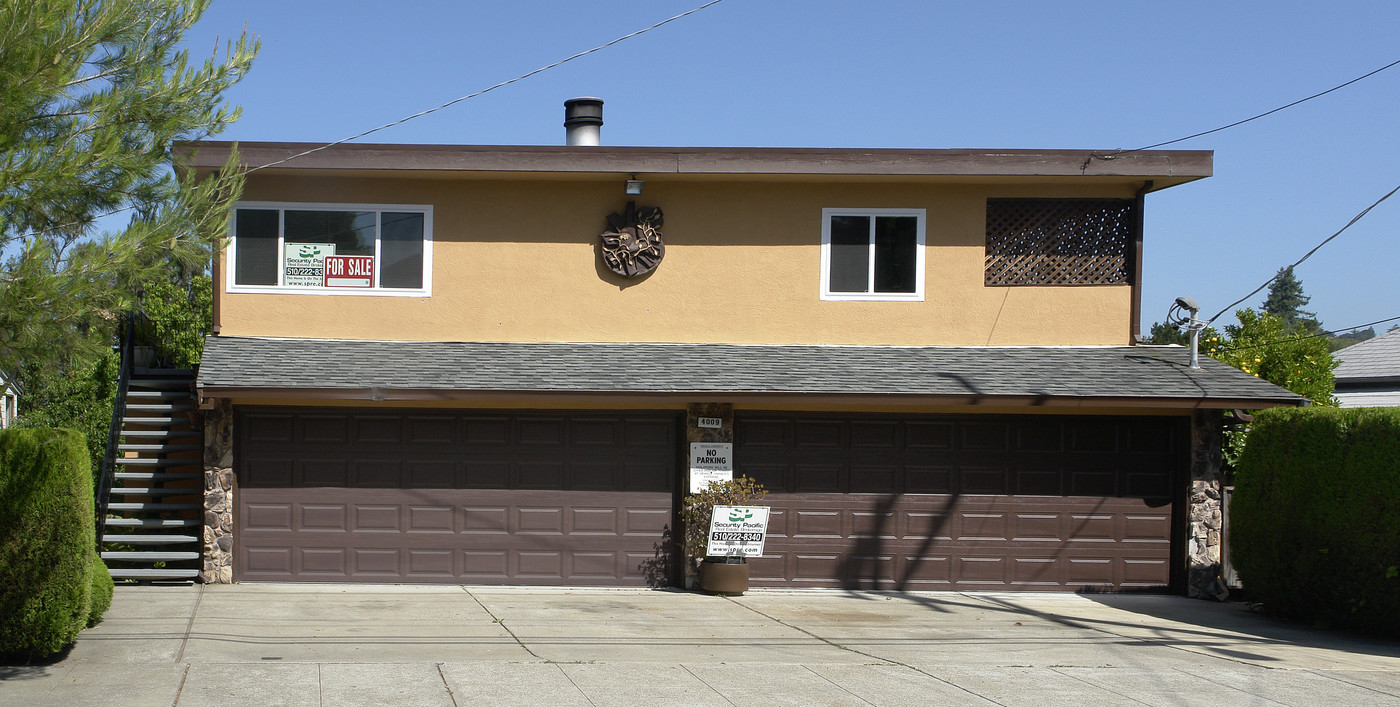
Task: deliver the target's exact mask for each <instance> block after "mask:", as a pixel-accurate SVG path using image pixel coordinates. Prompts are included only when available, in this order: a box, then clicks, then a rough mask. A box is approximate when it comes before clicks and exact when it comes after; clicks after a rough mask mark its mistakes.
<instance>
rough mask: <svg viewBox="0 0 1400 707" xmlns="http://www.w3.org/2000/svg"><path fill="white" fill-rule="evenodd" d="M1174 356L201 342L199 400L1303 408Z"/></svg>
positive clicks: (1041, 350)
mask: <svg viewBox="0 0 1400 707" xmlns="http://www.w3.org/2000/svg"><path fill="white" fill-rule="evenodd" d="M1188 358H1189V355H1188V352H1187V350H1186V349H1184V348H1181V347H1179V346H1160V347H1159V346H1122V347H1117V346H1109V347H963V346H954V347H904V346H759V345H728V344H606V343H588V344H580V343H462V342H414V341H348V340H326V339H275V338H253V337H225V336H213V337H209V338H208V339H206V340H205V349H204V359H203V362H202V364H201V366H200V370H199V381H198V384H199V387H200V389H201V391H202V394H203V395H204V396H205V397H214V398H221V397H298V398H328V399H339V400H355V399H359V400H433V399H443V400H451V399H471V398H473V397H479V396H483V395H486V394H497V395H499V394H554V395H629V396H641V397H654V396H662V397H680V398H684V399H695V398H703V399H713V398H716V397H721V396H722V397H723V398H725V399H728V400H736V401H737V400H742V399H744V398H749V397H764V398H771V397H774V396H777V397H783V396H800V397H801V398H802V399H803V400H808V401H811V400H815V399H818V398H825V397H835V398H843V399H851V398H878V399H881V400H885V401H891V402H919V403H929V404H936V403H948V404H979V403H980V404H1003V405H1126V406H1149V407H1207V408H1232V407H1251V408H1259V407H1269V406H1275V405H1303V404H1306V400H1305V399H1304V398H1301V397H1299V396H1297V395H1295V394H1293V393H1291V392H1289V391H1287V390H1284V389H1282V388H1279V387H1277V386H1275V385H1273V384H1271V383H1268V382H1266V381H1263V380H1260V379H1258V378H1255V377H1254V376H1251V375H1248V374H1246V373H1243V372H1241V371H1238V370H1236V369H1234V368H1231V367H1229V366H1226V365H1224V364H1221V363H1218V362H1216V361H1213V360H1210V359H1203V362H1204V365H1205V368H1204V370H1201V371H1195V372H1193V371H1190V370H1189V369H1188V367H1187V361H1188Z"/></svg>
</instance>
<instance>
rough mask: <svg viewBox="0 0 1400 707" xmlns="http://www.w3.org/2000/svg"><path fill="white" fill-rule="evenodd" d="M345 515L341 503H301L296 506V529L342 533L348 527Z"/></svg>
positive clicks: (343, 506) (343, 505)
mask: <svg viewBox="0 0 1400 707" xmlns="http://www.w3.org/2000/svg"><path fill="white" fill-rule="evenodd" d="M347 515H348V514H347V513H346V510H345V504H342V503H303V504H301V505H299V506H297V525H296V530H299V531H310V532H319V531H327V530H329V531H332V532H337V533H343V532H345V531H346V530H347V529H348V528H349V526H348V524H347V523H346V516H347Z"/></svg>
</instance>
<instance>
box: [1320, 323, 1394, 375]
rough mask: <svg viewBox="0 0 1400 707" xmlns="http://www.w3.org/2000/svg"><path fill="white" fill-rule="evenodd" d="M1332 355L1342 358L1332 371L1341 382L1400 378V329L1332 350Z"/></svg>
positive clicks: (1338, 358) (1337, 358)
mask: <svg viewBox="0 0 1400 707" xmlns="http://www.w3.org/2000/svg"><path fill="white" fill-rule="evenodd" d="M1332 358H1334V359H1336V360H1337V361H1338V363H1337V369H1336V370H1335V371H1333V372H1332V373H1333V375H1335V376H1336V377H1337V381H1338V382H1342V381H1352V380H1355V381H1357V382H1364V381H1369V380H1374V379H1395V380H1397V381H1400V329H1396V330H1395V331H1392V332H1389V333H1386V334H1382V335H1380V336H1377V337H1376V338H1374V339H1369V340H1367V341H1363V342H1361V343H1359V344H1352V345H1351V346H1348V347H1346V348H1344V349H1342V350H1340V351H1337V352H1336V353H1334V354H1332Z"/></svg>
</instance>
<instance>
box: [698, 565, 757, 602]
mask: <svg viewBox="0 0 1400 707" xmlns="http://www.w3.org/2000/svg"><path fill="white" fill-rule="evenodd" d="M700 588H701V589H704V590H705V591H707V592H709V593H711V594H730V595H736V594H743V593H744V592H747V591H748V590H749V566H748V564H747V563H745V564H733V565H731V564H727V563H725V562H724V560H720V561H718V562H712V561H710V560H705V561H704V562H701V563H700Z"/></svg>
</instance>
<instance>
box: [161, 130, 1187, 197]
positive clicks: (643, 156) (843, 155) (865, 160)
mask: <svg viewBox="0 0 1400 707" xmlns="http://www.w3.org/2000/svg"><path fill="white" fill-rule="evenodd" d="M233 145H234V143H231V142H222V141H208V142H186V143H180V144H178V145H177V146H176V152H177V154H178V156H179V164H180V166H181V168H182V169H193V170H196V171H205V170H218V169H222V168H223V167H224V165H225V163H226V162H227V160H228V156H229V152H230V150H231V149H232V148H233ZM238 155H239V158H240V159H241V160H242V163H243V164H244V165H245V166H248V167H260V166H261V165H269V167H268V168H267V170H268V171H281V170H291V171H296V172H299V173H305V172H307V171H311V172H318V171H319V172H332V173H334V172H343V171H349V172H360V171H366V170H374V171H376V172H396V173H399V174H402V175H404V176H413V177H421V176H424V175H425V174H428V173H439V174H452V173H464V172H496V173H509V172H515V173H564V174H590V173H591V174H602V175H610V176H615V175H616V174H618V173H637V174H646V175H648V176H647V178H648V179H652V178H656V177H661V176H664V175H668V174H673V175H677V176H687V175H691V176H693V175H730V176H735V177H740V176H743V175H755V176H758V175H793V176H808V177H840V178H843V179H850V178H858V177H873V178H879V179H890V178H898V177H908V178H926V179H938V178H950V179H954V178H955V179H957V180H958V181H971V180H975V179H978V178H993V179H1006V178H1036V179H1040V178H1045V177H1075V178H1089V179H1094V180H1108V181H1141V180H1143V179H1150V180H1152V182H1153V184H1152V190H1153V191H1155V190H1158V189H1164V188H1166V187H1169V186H1173V185H1176V184H1182V183H1185V182H1190V181H1194V180H1197V179H1201V178H1203V177H1209V176H1211V172H1212V169H1213V162H1214V153H1212V152H1211V151H1209V150H1133V151H1130V152H1123V153H1121V154H1120V153H1119V152H1117V151H1115V150H968V149H849V148H786V147H608V146H598V147H568V146H540V145H376V144H343V145H335V146H332V147H325V146H324V145H323V144H320V143H297V142H240V143H238ZM292 157H295V159H291V160H289V161H287V162H281V160H288V159H289V158H292ZM273 163H278V164H276V165H275V166H273Z"/></svg>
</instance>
